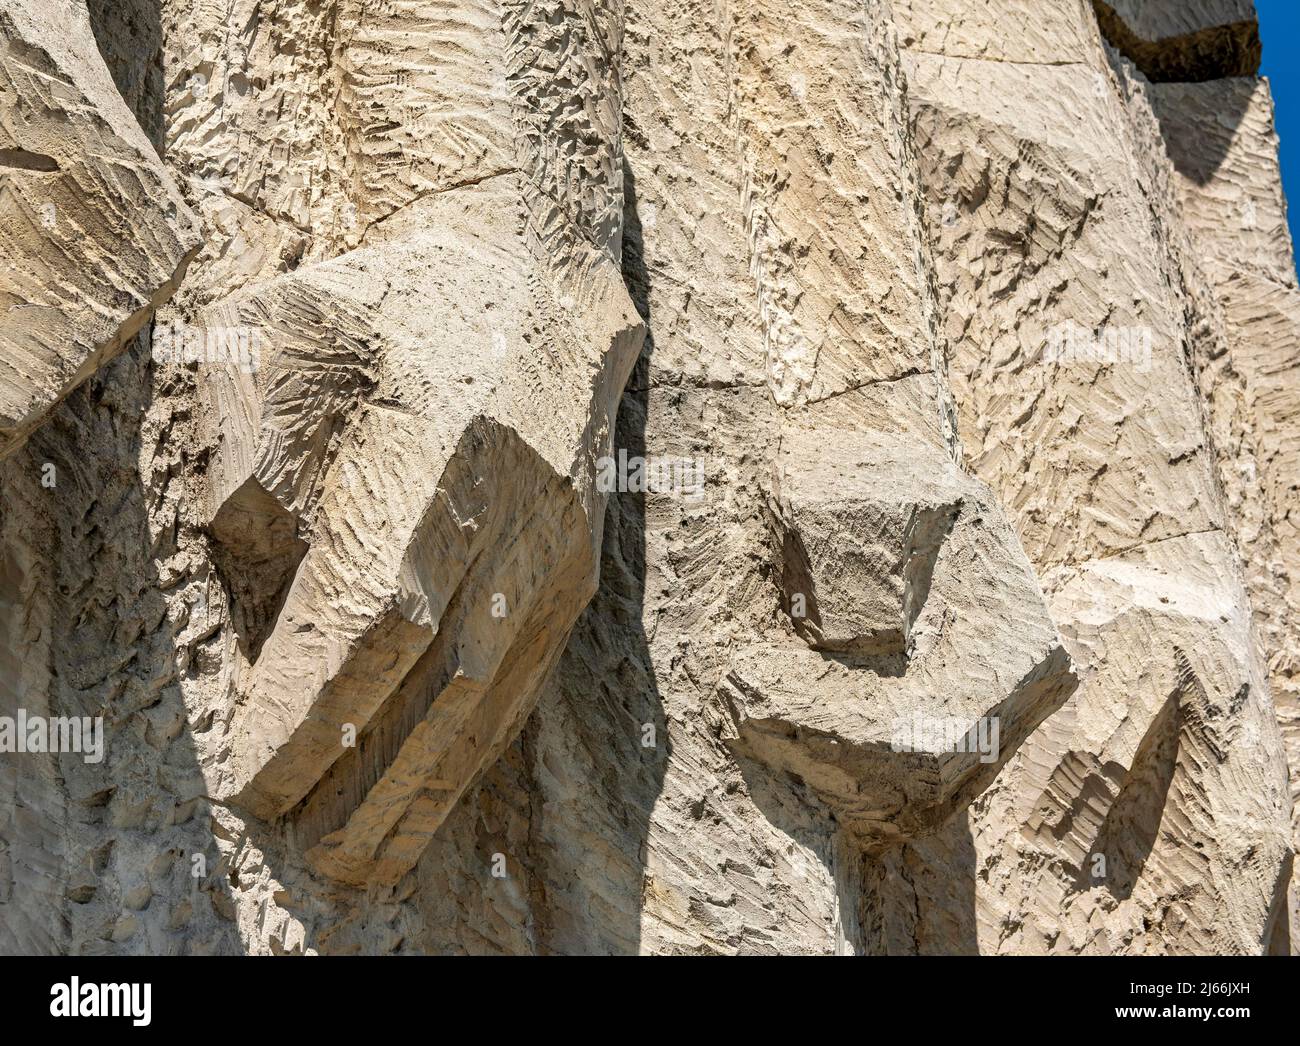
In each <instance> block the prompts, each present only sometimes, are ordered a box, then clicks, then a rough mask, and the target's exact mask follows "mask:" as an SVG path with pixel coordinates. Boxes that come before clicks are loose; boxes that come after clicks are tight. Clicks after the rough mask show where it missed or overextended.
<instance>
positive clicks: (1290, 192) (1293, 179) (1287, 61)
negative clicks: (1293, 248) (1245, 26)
mask: <svg viewBox="0 0 1300 1046" xmlns="http://www.w3.org/2000/svg"><path fill="white" fill-rule="evenodd" d="M1255 10H1256V11H1258V12H1259V35H1260V37H1261V38H1262V39H1263V41H1264V63H1263V65H1262V66H1261V67H1260V73H1261V74H1263V75H1264V76H1267V77H1268V79H1269V85H1270V86H1271V87H1272V89H1273V103H1274V105H1275V106H1276V108H1277V134H1278V138H1279V139H1280V140H1281V143H1282V148H1281V156H1282V185H1283V187H1284V188H1285V189H1286V198H1287V217H1288V219H1289V221H1290V225H1291V239H1292V241H1293V242H1294V241H1295V240H1296V239H1297V237H1296V226H1297V222H1298V221H1300V56H1297V55H1296V45H1297V43H1300V2H1297V0H1255Z"/></svg>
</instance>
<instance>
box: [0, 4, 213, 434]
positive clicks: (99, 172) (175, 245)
mask: <svg viewBox="0 0 1300 1046" xmlns="http://www.w3.org/2000/svg"><path fill="white" fill-rule="evenodd" d="M0 48H2V49H3V62H2V63H0V257H3V259H4V263H5V264H4V270H3V271H2V272H0V457H5V456H7V455H9V454H11V453H12V452H13V450H14V448H15V447H16V446H17V445H18V444H19V443H21V442H22V441H23V440H24V439H25V438H26V437H27V436H28V435H29V434H30V432H31V431H32V429H34V428H35V427H36V426H37V425H39V424H40V423H41V421H42V420H43V419H44V418H45V417H46V416H47V415H48V413H49V412H50V410H51V408H53V407H54V406H55V404H57V403H58V402H59V401H60V400H62V399H63V398H64V397H65V396H67V395H68V393H69V392H71V391H72V390H73V389H75V388H76V387H77V386H78V385H80V384H81V383H82V382H83V381H85V380H86V379H87V378H88V377H90V375H91V374H93V373H94V372H95V370H96V369H97V368H99V367H100V366H102V365H103V364H104V363H105V362H106V361H108V360H110V359H112V358H113V357H114V356H115V355H117V354H118V353H119V352H121V351H122V349H123V347H124V346H125V345H126V344H127V343H128V342H129V341H130V339H131V338H132V337H134V336H135V334H136V333H137V332H138V331H139V330H140V328H141V327H143V326H144V324H145V323H146V322H147V321H148V320H149V318H150V316H151V315H152V314H153V311H154V310H155V309H156V308H157V307H158V306H159V305H160V304H162V303H163V302H165V301H166V300H167V299H168V298H169V297H171V295H172V293H173V292H174V291H175V289H176V286H177V284H178V283H179V282H180V280H181V278H182V277H183V275H184V273H185V267H186V265H188V263H189V261H190V259H191V258H192V257H193V255H194V253H195V251H196V250H197V249H198V246H199V230H198V228H197V222H196V221H195V219H194V216H193V215H192V214H190V212H189V210H188V209H187V208H186V206H185V204H184V203H183V202H182V200H181V197H180V195H179V193H178V192H177V191H176V187H175V186H174V185H173V184H172V180H171V178H170V176H169V175H168V173H167V172H166V171H165V170H164V168H163V165H162V163H161V162H160V161H159V159H158V156H157V155H156V154H155V153H154V151H153V149H152V148H151V147H150V145H149V142H148V139H147V138H146V137H145V135H144V133H143V132H142V131H141V129H140V126H139V124H138V123H137V122H136V120H135V117H133V116H132V115H131V112H130V111H129V110H128V109H127V107H126V103H125V102H124V101H123V100H122V97H121V96H120V95H119V94H118V92H117V89H116V88H115V87H114V85H113V81H112V80H111V78H110V77H109V73H108V68H107V67H106V66H105V64H104V59H103V58H102V57H100V54H99V51H98V49H97V48H96V46H95V38H94V36H93V35H92V33H91V27H90V19H89V18H88V17H87V14H86V8H85V5H84V4H81V3H73V2H70V0H61V2H59V3H55V4H45V3H32V2H29V0H24V2H18V0H14V2H12V3H6V4H5V6H4V8H3V9H0Z"/></svg>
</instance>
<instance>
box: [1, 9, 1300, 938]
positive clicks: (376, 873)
mask: <svg viewBox="0 0 1300 1046" xmlns="http://www.w3.org/2000/svg"><path fill="white" fill-rule="evenodd" d="M88 9H89V15H90V26H89V29H88V32H87V33H86V34H83V36H84V39H83V41H82V46H83V49H84V44H85V43H86V41H89V40H90V35H91V32H93V42H92V43H91V47H92V48H93V46H94V45H95V44H97V45H98V49H99V51H100V52H101V53H102V54H103V56H104V62H105V63H106V66H107V73H106V72H105V68H104V66H103V65H98V64H97V63H98V59H96V61H95V62H90V61H89V59H87V60H86V62H85V64H86V65H87V66H89V65H96V69H97V71H91V72H84V73H74V74H73V75H72V81H71V82H72V84H73V85H74V86H75V88H76V89H77V91H79V92H80V93H81V94H82V95H84V96H85V97H87V98H89V99H91V100H92V101H93V104H94V105H95V106H96V107H97V108H99V109H101V110H103V111H104V112H106V113H107V112H110V111H111V113H113V114H116V115H113V116H112V119H111V120H110V121H109V122H110V123H111V124H112V125H113V127H114V133H115V134H117V135H119V136H120V137H121V139H122V140H123V141H126V142H129V143H133V144H132V148H134V149H136V152H135V153H133V154H132V156H133V157H138V158H148V159H147V160H145V159H138V158H137V159H136V160H134V161H133V162H134V163H135V164H136V166H137V167H138V168H139V170H141V171H144V172H147V173H148V174H149V177H150V178H151V179H152V180H151V181H150V183H149V186H148V187H147V189H148V191H147V192H142V193H141V194H140V195H139V196H138V198H132V199H131V200H130V201H129V203H130V206H131V207H132V208H133V209H139V211H140V213H141V214H142V218H141V219H140V221H141V222H145V223H146V224H144V225H140V227H139V228H138V229H137V230H136V234H137V236H138V239H133V240H129V241H128V247H125V248H122V250H123V251H125V252H126V253H125V254H118V253H111V252H108V251H107V249H106V248H104V247H103V246H102V244H101V242H100V241H99V240H97V239H96V238H95V237H94V236H91V237H89V238H88V239H87V241H86V244H85V245H84V246H85V249H86V250H90V249H91V248H93V249H94V250H96V251H99V252H101V254H99V255H97V257H102V258H109V259H111V260H112V261H113V262H114V264H115V265H116V268H115V269H114V270H113V271H114V273H117V274H118V275H122V274H123V273H125V272H126V270H125V269H124V268H123V266H125V264H126V262H125V261H124V260H123V258H127V257H129V258H135V257H137V255H136V254H132V253H131V251H138V252H144V253H142V254H141V255H139V257H142V258H144V259H145V260H146V261H147V262H148V268H147V274H151V276H152V277H154V278H151V279H146V278H145V272H144V271H142V272H141V273H139V274H136V273H134V270H132V273H133V275H132V278H131V280H129V281H128V280H125V279H123V280H122V281H121V282H122V283H123V284H124V289H132V290H138V289H139V288H140V287H142V286H144V285H145V284H148V285H149V286H148V287H147V289H146V290H144V291H141V293H142V294H144V295H145V298H144V299H142V305H141V306H140V307H141V308H146V311H147V309H151V308H153V307H156V306H159V305H160V304H161V303H162V301H163V299H164V298H165V297H166V296H167V295H168V294H169V293H171V291H172V288H173V285H174V284H176V283H179V286H177V287H175V293H174V294H172V297H171V300H170V301H169V302H167V303H166V304H165V305H162V306H161V308H160V309H159V314H158V316H157V319H156V320H155V321H154V322H152V323H151V324H150V325H148V326H145V327H140V325H136V326H134V327H133V326H131V325H130V323H128V322H127V318H120V317H118V315H117V314H116V313H114V314H113V315H112V316H107V313H106V314H105V316H106V317H107V318H105V319H103V323H104V324H105V330H107V333H106V334H103V335H102V336H103V337H104V338H107V339H117V340H116V341H115V342H114V345H115V346H117V345H120V346H121V347H122V348H123V349H124V351H123V352H122V354H121V355H120V356H119V357H118V358H117V359H116V360H113V361H109V360H108V359H107V357H108V355H110V354H111V353H108V352H105V353H103V354H101V355H100V356H96V355H95V352H94V351H93V350H92V349H88V350H87V351H86V353H85V354H84V356H85V359H87V360H91V359H92V358H93V360H94V362H92V363H90V364H89V365H88V366H89V368H90V369H89V370H87V371H86V374H85V375H83V377H85V378H86V380H85V381H84V382H82V383H81V384H80V386H79V387H77V388H75V389H74V388H72V386H71V385H67V386H66V387H65V386H59V387H58V389H54V387H53V386H51V387H50V388H51V393H50V395H49V398H48V401H46V402H44V403H43V405H41V406H40V407H39V409H38V410H37V411H36V412H35V413H34V414H33V424H32V425H29V426H27V427H26V429H25V430H24V435H26V436H27V439H26V442H25V443H23V444H22V445H21V446H19V445H17V441H15V443H14V445H13V446H12V447H11V448H10V449H9V451H8V456H7V457H6V458H5V460H3V461H0V494H2V495H3V496H2V497H0V642H2V643H3V648H0V666H8V667H7V669H6V671H4V672H3V673H0V714H12V713H13V712H14V711H16V710H17V709H18V708H26V709H27V710H29V711H34V712H41V713H43V714H56V713H64V714H87V715H91V714H103V715H104V716H105V719H106V732H107V749H106V752H107V755H106V759H105V760H104V761H103V763H102V764H90V763H86V762H84V761H82V760H81V759H79V758H78V757H77V756H75V755H70V754H67V753H64V754H60V755H46V756H44V757H42V758H33V757H29V756H23V757H21V758H18V759H15V760H13V761H12V762H5V763H3V764H0V950H5V951H16V952H23V953H38V952H73V953H97V952H104V953H114V954H116V953H141V952H154V953H165V954H199V953H229V952H245V953H256V954H283V953H301V952H320V953H356V952H362V953H527V954H544V953H590V952H595V953H615V952H618V953H623V952H642V953H688V954H703V953H713V954H751V953H795V954H819V953H895V954H898V953H908V954H913V953H975V952H978V953H983V954H1039V953H1061V954H1085V953H1088V954H1096V953H1111V954H1137V953H1152V954H1185V953H1198V952H1234V953H1259V952H1268V951H1273V952H1278V951H1285V950H1288V947H1289V945H1288V941H1287V937H1288V932H1289V931H1290V932H1291V933H1294V932H1295V931H1296V928H1297V927H1300V917H1298V916H1300V913H1297V911H1296V909H1295V907H1294V905H1295V898H1294V894H1293V895H1292V898H1291V901H1290V905H1288V900H1287V891H1288V884H1289V881H1290V876H1291V869H1292V851H1293V849H1294V846H1295V835H1294V832H1295V826H1294V822H1293V821H1292V817H1293V809H1294V800H1295V797H1296V795H1295V791H1296V786H1295V784H1294V782H1295V781H1296V780H1297V777H1296V776H1295V775H1293V776H1292V777H1291V779H1290V782H1291V783H1290V786H1289V787H1288V777H1287V766H1286V750H1287V748H1288V747H1289V749H1290V751H1291V752H1292V753H1293V764H1292V765H1293V767H1294V766H1295V762H1294V753H1295V725H1296V724H1295V708H1296V705H1295V694H1294V693H1293V690H1294V677H1295V671H1294V669H1295V664H1294V662H1295V656H1296V653H1295V652H1296V650H1297V648H1298V647H1297V638H1296V635H1295V613H1294V595H1293V592H1292V583H1291V575H1292V573H1293V572H1294V570H1295V569H1296V566H1297V565H1296V564H1295V563H1294V562H1293V560H1294V558H1295V556H1294V553H1295V549H1296V547H1297V545H1298V544H1300V542H1297V535H1296V534H1295V533H1294V524H1295V518H1294V517H1295V512H1294V511H1293V509H1294V503H1295V493H1296V492H1295V479H1294V477H1295V474H1296V469H1295V461H1294V458H1295V453H1294V448H1295V446H1296V425H1297V410H1296V404H1295V402H1294V401H1295V396H1296V389H1297V387H1300V386H1298V385H1297V378H1296V375H1295V355H1296V354H1295V352H1294V351H1293V350H1294V346H1295V334H1296V330H1297V327H1296V324H1297V323H1300V315H1298V314H1297V309H1296V307H1295V303H1294V301H1293V300H1292V299H1293V297H1294V294H1295V293H1296V290H1295V288H1296V284H1295V273H1294V265H1293V261H1292V255H1291V244H1290V241H1289V238H1288V237H1287V234H1286V226H1285V205H1284V202H1283V200H1282V196H1281V190H1280V180H1279V176H1278V172H1277V168H1276V145H1275V142H1274V136H1273V131H1272V115H1271V103H1270V102H1269V100H1268V95H1267V87H1266V85H1264V84H1262V83H1261V82H1260V81H1257V80H1256V79H1255V78H1254V72H1255V64H1257V62H1258V40H1257V30H1256V26H1255V20H1254V15H1253V9H1252V5H1251V4H1249V3H1247V2H1240V3H1238V2H1236V0H1216V2H1205V3H1187V4H1152V3H1148V4H1140V5H1139V4H1135V3H1128V2H1127V0H1115V2H1112V3H1107V4H1103V3H1100V2H1098V3H1095V4H1094V3H1088V2H1087V0H989V2H980V3H967V2H964V0H893V2H891V3H886V2H884V0H868V2H865V3H864V2H861V0H853V2H850V0H683V2H682V3H680V4H673V5H663V4H649V3H639V2H617V3H603V2H602V3H597V2H595V0H550V2H547V3H529V2H524V0H500V2H498V0H409V2H403V3H400V4H391V5H374V4H366V3H361V2H359V0H356V2H354V0H343V2H340V3H338V4H335V5H327V6H322V5H318V4H315V3H312V2H309V0H236V2H235V3H233V4H229V3H220V4H218V3H215V2H208V0H204V2H201V3H190V2H188V0H186V2H183V3H182V2H179V0H164V2H163V3H162V4H161V5H157V4H149V3H145V2H143V0H124V2H121V3H105V2H102V0H95V2H92V3H91V4H89V6H88ZM26 10H27V7H26V6H25V5H24V4H22V3H19V2H17V0H0V18H3V17H11V20H12V17H19V16H21V14H22V12H23V11H26ZM10 11H16V12H19V16H9V15H8V13H9V12H10ZM0 24H5V25H8V24H9V23H0ZM15 24H17V23H15ZM90 58H95V56H94V55H93V54H92V55H90ZM1252 63H1254V64H1252ZM5 68H6V69H7V68H9V66H8V65H6V67H5ZM78 68H81V67H80V66H79V67H78ZM109 73H111V77H112V84H110V83H109V81H108V78H107V74H109ZM113 84H116V87H117V90H119V91H120V92H121V99H120V100H119V99H118V98H117V97H116V95H115V94H114V90H113ZM24 90H27V88H24ZM128 105H129V106H130V114H128V113H127V109H126V108H125V107H126V106H128ZM20 108H21V107H20ZM131 114H133V119H134V121H138V123H139V127H135V126H134V125H133V123H132V115H131ZM106 118H107V117H106ZM114 121H118V122H116V123H115V122H114ZM119 123H121V124H123V125H124V127H119ZM151 150H156V155H157V156H160V157H161V162H159V161H156V160H154V159H152V157H151V156H150V151H151ZM74 151H75V150H74ZM83 154H84V155H89V152H87V151H83ZM83 154H78V155H83ZM88 169H89V168H88ZM164 171H165V173H164ZM6 173H8V172H6ZM49 173H50V172H40V171H30V170H29V171H24V172H19V173H18V174H16V175H14V177H15V178H22V179H26V181H24V182H22V184H24V185H29V184H32V183H33V182H34V181H35V180H36V179H39V178H46V177H48V176H49ZM167 179H171V180H173V181H174V184H175V185H176V186H178V187H179V194H176V193H172V191H171V190H169V189H167V186H168V184H169V182H168V181H167ZM16 184H17V183H16ZM169 193H170V195H169ZM173 196H175V197H176V206H175V208H174V211H173V213H172V214H171V215H170V216H169V215H168V214H167V213H166V206H165V204H164V205H163V207H162V208H161V209H160V213H158V214H154V212H153V211H152V210H151V209H150V208H151V207H154V208H156V207H157V204H158V201H160V200H171V199H172V198H173ZM181 197H183V200H182V199H181ZM187 207H188V208H189V211H187V210H186V208H187ZM190 212H192V213H193V214H194V215H196V216H197V221H198V225H199V227H200V229H201V235H202V243H201V246H198V253H197V254H195V255H194V258H193V261H192V262H190V263H189V265H188V268H185V259H186V258H187V257H188V254H189V253H191V252H193V250H194V248H195V247H196V246H197V241H196V240H194V239H193V238H192V237H190V235H189V233H188V231H187V230H188V224H187V223H188V222H189V219H188V218H187V217H186V216H187V214H188V213H190ZM148 223H156V225H155V224H148ZM137 224H138V225H139V222H137ZM169 230H174V231H171V232H169ZM29 231H30V230H29ZM167 236H171V239H167ZM187 237H188V238H187ZM32 242H33V244H34V247H33V249H34V250H37V252H38V253H40V252H42V251H43V252H44V253H43V254H40V256H41V257H42V258H44V259H46V262H45V263H46V264H50V265H53V264H54V255H53V254H52V253H51V248H50V246H49V244H48V242H45V241H37V240H33V241H32ZM178 252H179V253H178ZM168 265H171V266H172V267H171V268H170V269H168V268H167V266H168ZM79 271H80V270H78V269H77V268H76V267H75V266H71V264H70V263H69V267H68V268H67V270H66V271H60V272H59V274H58V278H57V279H52V280H48V281H45V282H44V283H42V284H41V290H42V293H45V294H49V295H52V296H54V297H55V298H56V299H58V298H59V295H62V294H65V293H67V290H68V288H69V287H73V286H75V282H74V281H75V280H76V279H77V278H79V277H78V272H79ZM182 274H183V279H181V275H182ZM169 281H170V282H169ZM105 286H107V287H110V288H112V287H114V286H115V285H114V284H113V282H112V277H111V275H110V279H109V282H108V283H107V284H106V285H105ZM98 287H99V285H98V284H96V288H98ZM145 300H147V307H146V305H145V304H144V301H145ZM58 304H59V305H60V306H61V307H64V308H66V307H67V302H66V301H64V300H62V299H59V300H58ZM131 314H132V315H134V312H132V313H131ZM97 315H98V314H97ZM143 322H144V317H143V316H142V317H141V323H143ZM137 330H141V334H140V336H134V335H135V334H136V331H137ZM94 336H95V337H100V336H101V334H95V335H94ZM97 344H98V343H97ZM61 351H62V348H61ZM14 358H15V357H14V355H13V353H11V352H10V351H9V349H8V347H7V345H6V347H5V350H4V352H0V368H3V366H5V365H6V364H9V365H12V361H13V359H14ZM100 364H103V365H102V366H100ZM77 365H80V364H77ZM96 366H99V370H98V371H96V372H95V373H93V374H91V373H90V370H93V369H94V368H95V367H96ZM2 373H3V371H2V370H0V374H2ZM78 380H79V381H80V380H81V379H78ZM73 384H75V383H73ZM60 399H62V402H57V401H58V400H60ZM27 429H30V433H28V432H27ZM611 462H613V463H614V467H613V468H612V469H611V467H610V464H611ZM47 464H48V465H52V466H54V467H55V471H56V474H57V482H56V483H55V484H54V485H52V486H43V485H42V477H43V475H45V474H46V473H45V468H44V467H45V466H46V465H47ZM611 475H612V476H613V477H614V479H615V481H616V482H615V483H614V484H613V489H610V483H609V482H608V480H609V477H610V476H611ZM1279 725H1280V726H1281V729H1280V730H1279ZM945 731H947V733H945ZM6 758H8V757H6ZM196 869H197V871H196ZM1292 947H1293V946H1292Z"/></svg>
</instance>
